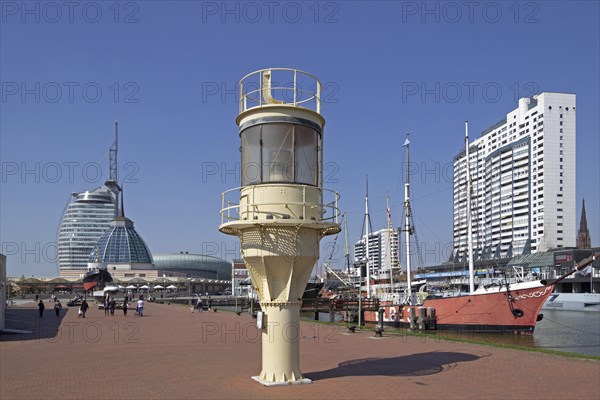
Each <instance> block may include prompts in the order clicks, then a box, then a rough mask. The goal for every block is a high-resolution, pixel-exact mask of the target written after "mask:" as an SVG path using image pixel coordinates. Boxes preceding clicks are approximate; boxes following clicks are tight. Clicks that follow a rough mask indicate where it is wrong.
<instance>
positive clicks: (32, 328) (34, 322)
mask: <svg viewBox="0 0 600 400" xmlns="http://www.w3.org/2000/svg"><path fill="white" fill-rule="evenodd" d="M70 311H71V310H69V309H68V308H67V307H63V309H62V310H61V311H60V315H59V316H58V317H57V316H56V314H55V312H54V310H53V309H52V308H51V307H49V306H48V305H47V304H46V310H45V311H44V316H43V317H41V318H40V315H39V312H38V309H37V307H36V308H26V307H15V308H8V309H6V314H5V316H6V320H5V322H6V323H5V328H6V329H8V330H18V331H29V332H30V333H7V332H0V341H15V340H40V339H52V338H55V337H56V336H57V334H58V330H59V328H60V324H61V323H62V320H63V318H64V317H65V316H66V315H67V312H70Z"/></svg>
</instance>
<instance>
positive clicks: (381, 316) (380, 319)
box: [377, 308, 385, 330]
mask: <svg viewBox="0 0 600 400" xmlns="http://www.w3.org/2000/svg"><path fill="white" fill-rule="evenodd" d="M377 312H378V314H379V318H378V321H379V327H380V328H381V330H383V313H384V312H385V310H384V309H383V308H380V309H379V310H378V311H377Z"/></svg>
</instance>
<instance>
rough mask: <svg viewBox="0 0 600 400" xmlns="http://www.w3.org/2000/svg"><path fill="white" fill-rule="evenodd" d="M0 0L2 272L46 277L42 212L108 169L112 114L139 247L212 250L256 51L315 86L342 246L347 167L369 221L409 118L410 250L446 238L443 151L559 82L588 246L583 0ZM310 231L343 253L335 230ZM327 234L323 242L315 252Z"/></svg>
mask: <svg viewBox="0 0 600 400" xmlns="http://www.w3.org/2000/svg"><path fill="white" fill-rule="evenodd" d="M0 4H1V8H0V13H1V14H0V18H1V20H0V21H1V28H0V29H1V30H0V80H1V83H2V87H1V99H0V101H1V103H0V106H1V115H0V134H1V143H0V144H1V146H0V147H1V149H0V156H1V162H2V181H1V192H0V200H1V208H0V218H1V229H0V242H1V243H2V252H4V253H7V254H8V255H9V258H8V274H9V275H10V276H20V275H21V274H24V275H26V276H28V275H32V274H35V275H38V276H53V275H56V274H57V270H56V266H55V263H54V259H55V245H54V242H55V240H56V231H57V226H58V223H59V220H60V217H61V214H62V211H63V207H64V206H65V203H66V201H67V199H68V195H69V193H71V192H74V191H83V190H86V189H92V188H94V187H96V186H99V185H101V184H102V183H103V181H104V179H106V177H107V175H108V148H109V146H110V144H111V142H112V137H113V124H114V121H115V120H118V121H119V125H120V135H121V140H120V149H119V150H120V153H119V158H120V164H121V169H120V174H121V175H120V176H121V178H122V179H123V180H124V182H125V188H126V205H125V208H126V211H127V214H128V216H129V217H130V218H131V219H133V220H134V222H135V223H136V228H137V230H138V232H139V233H140V234H141V235H142V236H143V237H144V239H145V240H146V242H147V243H148V245H149V247H150V249H151V251H152V252H154V253H158V252H178V251H189V252H195V253H203V252H204V253H206V254H210V255H214V256H217V257H222V258H225V259H228V260H230V259H231V258H233V257H236V255H237V253H238V250H239V244H238V240H237V238H234V237H228V236H225V235H223V234H221V233H219V232H218V225H219V223H220V217H219V209H220V206H221V204H220V199H221V192H222V191H224V190H227V189H230V188H234V187H237V186H239V179H237V178H236V175H235V174H232V173H228V171H232V170H235V168H236V165H237V163H238V162H239V151H238V148H239V142H238V141H239V139H238V135H237V127H236V125H235V117H236V115H237V111H238V106H237V99H236V96H235V94H233V93H234V91H235V88H236V86H235V85H236V83H237V81H238V80H239V79H240V78H241V77H243V76H244V75H246V74H247V73H249V72H252V71H254V70H257V69H261V68H267V67H291V68H298V69H301V70H305V71H308V72H310V73H312V74H314V75H316V76H317V77H318V78H319V79H320V80H321V81H322V82H323V84H324V104H323V110H322V113H323V115H324V117H325V118H326V121H327V124H326V131H325V162H326V171H325V180H326V187H328V188H329V189H333V190H336V191H338V192H340V194H341V207H342V209H343V210H344V211H346V212H347V213H348V214H347V215H348V228H349V229H348V236H349V240H350V242H351V243H353V242H354V241H356V240H358V239H359V238H360V235H361V229H362V221H363V214H364V177H365V175H366V174H368V175H369V190H370V202H371V208H372V219H373V225H374V228H375V229H381V228H383V227H385V226H386V221H385V196H386V194H387V193H389V195H390V199H391V203H392V215H393V218H394V225H395V226H397V225H398V223H399V220H400V217H401V202H402V195H403V194H402V184H403V170H402V163H403V161H404V153H403V148H402V143H403V142H404V137H405V135H406V133H407V132H410V134H411V160H412V161H413V162H414V163H415V165H416V166H417V167H418V170H416V169H415V171H414V173H415V175H413V177H412V192H413V208H414V211H415V223H416V225H417V233H418V239H419V242H420V244H421V247H422V249H423V250H424V251H425V255H424V256H423V261H424V263H425V264H435V263H439V262H442V261H445V259H446V258H447V257H448V250H449V246H450V244H451V242H452V179H451V174H452V168H451V162H452V158H453V157H454V156H455V155H456V154H457V152H458V151H459V150H460V148H461V147H462V145H463V135H464V120H465V119H468V120H469V121H470V131H471V135H472V137H473V138H474V137H477V136H478V135H479V132H481V131H482V130H483V129H485V128H487V127H488V126H490V125H492V124H493V123H495V122H496V121H498V120H500V119H501V118H502V117H503V116H505V114H506V113H507V112H508V111H510V110H512V109H514V108H516V104H517V99H518V98H519V97H525V96H528V95H531V94H533V93H537V92H543V91H556V92H569V93H576V94H577V114H578V117H577V157H578V161H577V202H578V210H577V215H578V220H577V224H578V223H579V208H580V204H581V199H582V198H585V199H586V206H587V217H588V224H589V226H590V232H591V235H592V243H593V245H595V246H598V245H599V244H600V242H599V240H600V231H599V223H598V222H599V220H600V215H599V209H600V207H599V205H600V195H599V191H600V189H599V187H600V186H599V185H598V182H599V181H600V162H599V159H598V154H599V153H600V152H599V150H600V139H599V138H600V135H599V133H600V122H599V113H598V110H599V109H600V99H599V93H600V91H599V89H600V83H599V76H600V74H599V73H598V72H599V70H600V60H599V57H600V55H599V54H600V50H599V49H600V43H599V41H600V39H599V38H600V27H599V24H600V23H599V20H600V9H599V3H598V2H596V1H581V2H573V1H570V2H561V1H548V2H544V1H534V2H484V1H482V2H475V3H473V2H460V1H459V2H420V1H418V2H412V1H404V2H392V1H383V2H377V1H374V2H363V1H348V2H346V1H344V2H341V1H339V2H313V1H311V2H300V1H297V2H262V1H258V2H227V3H224V2H220V1H217V2H213V1H170V2H166V1H139V2H127V1H123V2H114V1H109V2H104V1H97V2H85V1H82V2H78V1H76V2H72V3H68V4H69V5H65V4H64V3H63V2H25V3H24V2H20V1H18V2H13V1H2V2H1V3H0ZM332 240H333V238H329V239H326V240H324V241H323V242H322V252H321V254H322V258H329V257H330V255H331V258H332V264H333V265H334V266H341V265H342V262H343V258H344V248H343V237H342V236H340V237H339V238H338V241H337V243H338V245H339V244H341V245H342V247H341V248H339V247H335V248H334V247H333V246H332ZM332 250H333V254H332Z"/></svg>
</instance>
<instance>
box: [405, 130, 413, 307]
mask: <svg viewBox="0 0 600 400" xmlns="http://www.w3.org/2000/svg"><path fill="white" fill-rule="evenodd" d="M409 145H410V141H409V140H408V134H406V140H405V141H404V147H406V183H405V184H404V216H405V220H404V232H405V233H406V285H407V292H406V293H407V295H408V301H409V304H412V286H411V285H412V283H411V265H410V234H411V228H410V171H409V168H410V153H409Z"/></svg>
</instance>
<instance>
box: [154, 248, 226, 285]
mask: <svg viewBox="0 0 600 400" xmlns="http://www.w3.org/2000/svg"><path fill="white" fill-rule="evenodd" d="M154 264H155V266H156V268H157V269H160V270H163V271H173V272H182V273H185V274H186V275H187V276H190V277H198V278H208V279H224V280H230V279H231V263H230V262H227V261H225V260H222V259H220V258H217V257H212V256H206V255H203V254H190V253H187V252H180V253H159V254H155V255H154Z"/></svg>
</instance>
